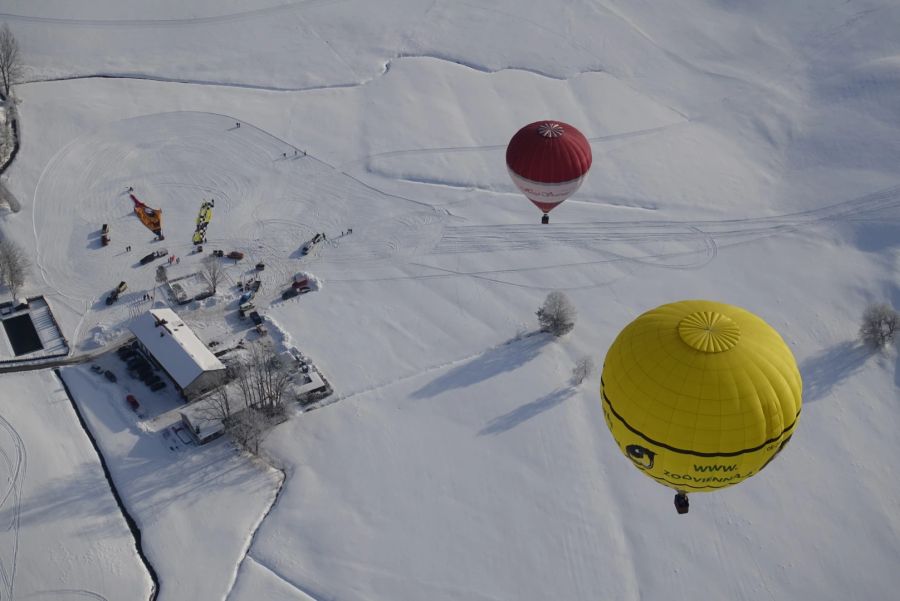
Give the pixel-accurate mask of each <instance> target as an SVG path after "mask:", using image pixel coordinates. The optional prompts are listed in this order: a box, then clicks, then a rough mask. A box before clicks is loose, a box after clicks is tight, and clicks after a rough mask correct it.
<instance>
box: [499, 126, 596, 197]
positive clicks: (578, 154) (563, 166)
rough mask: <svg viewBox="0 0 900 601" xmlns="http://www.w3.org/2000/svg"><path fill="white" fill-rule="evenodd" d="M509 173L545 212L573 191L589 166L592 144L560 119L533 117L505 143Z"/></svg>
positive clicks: (520, 188) (579, 185) (518, 185)
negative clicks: (507, 144)
mask: <svg viewBox="0 0 900 601" xmlns="http://www.w3.org/2000/svg"><path fill="white" fill-rule="evenodd" d="M506 167H507V169H508V170H509V176H510V177H511V178H512V180H513V183H514V184H516V187H517V188H519V190H521V191H522V194H524V195H525V196H527V197H528V200H530V201H531V202H533V203H534V204H535V205H537V207H538V208H539V209H540V210H542V211H543V212H544V213H548V212H550V211H552V210H553V209H554V208H555V207H556V206H557V205H558V204H559V203H561V202H562V201H564V200H565V199H567V198H568V197H569V196H571V195H572V194H574V193H575V191H576V190H578V188H579V187H581V183H582V182H583V181H584V177H585V176H586V175H587V172H588V169H590V168H591V145H590V144H589V143H588V141H587V138H585V137H584V134H582V133H581V132H580V131H578V130H577V129H575V128H574V127H573V126H571V125H569V124H568V123H563V122H562V121H550V120H547V121H535V122H534V123H529V124H528V125H526V126H525V127H523V128H522V129H520V130H519V131H517V132H516V135H514V136H513V137H512V139H511V140H510V141H509V146H507V147H506Z"/></svg>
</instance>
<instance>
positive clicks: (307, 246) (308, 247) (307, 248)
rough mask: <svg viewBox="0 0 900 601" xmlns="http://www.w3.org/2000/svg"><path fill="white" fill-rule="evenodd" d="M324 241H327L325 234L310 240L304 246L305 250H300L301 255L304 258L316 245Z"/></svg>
mask: <svg viewBox="0 0 900 601" xmlns="http://www.w3.org/2000/svg"><path fill="white" fill-rule="evenodd" d="M323 240H325V234H316V235H315V236H313V237H312V238H311V239H310V240H309V242H307V243H306V244H304V245H303V248H301V249H300V254H301V255H304V256H305V255H307V254H309V251H311V250H312V249H313V247H314V246H315V245H316V244H318V243H319V242H322V241H323Z"/></svg>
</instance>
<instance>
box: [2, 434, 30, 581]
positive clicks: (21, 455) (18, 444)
mask: <svg viewBox="0 0 900 601" xmlns="http://www.w3.org/2000/svg"><path fill="white" fill-rule="evenodd" d="M0 429H3V430H5V431H6V433H7V434H8V435H9V439H10V440H11V441H12V444H13V451H14V453H15V460H10V457H9V455H8V453H7V452H6V451H4V452H3V456H4V458H5V459H6V461H7V463H8V465H10V466H12V469H11V470H10V475H9V488H7V490H6V492H5V493H4V495H3V498H2V499H0V509H2V508H3V507H4V505H7V504H8V503H9V504H11V505H10V514H11V518H10V521H9V524H8V525H2V526H0V528H2V529H5V531H6V532H10V533H11V535H12V539H13V543H12V547H11V549H12V550H11V558H4V557H2V556H0V581H2V585H3V587H4V588H5V589H6V591H5V592H6V597H5V598H6V599H13V590H14V587H15V580H16V565H17V563H18V556H19V521H20V519H21V513H22V488H23V487H24V485H25V476H26V472H27V469H28V450H27V449H26V448H25V443H24V442H23V441H22V438H21V437H20V436H19V433H18V432H17V431H16V429H15V428H14V427H13V425H12V424H11V423H9V421H7V420H6V419H5V418H4V417H3V416H0ZM7 549H10V547H7ZM4 559H7V560H8V561H9V565H6V563H4V561H3V560H4ZM2 592H3V591H0V593H2ZM0 599H4V596H3V595H2V594H0Z"/></svg>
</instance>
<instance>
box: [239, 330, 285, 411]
mask: <svg viewBox="0 0 900 601" xmlns="http://www.w3.org/2000/svg"><path fill="white" fill-rule="evenodd" d="M248 350H249V356H248V358H247V359H246V361H244V362H243V363H242V365H240V366H239V367H238V370H237V377H236V378H235V381H236V382H237V386H238V388H239V390H240V393H241V397H242V398H243V400H244V402H245V403H246V405H247V406H248V407H252V408H254V409H260V410H264V411H266V412H268V413H269V414H275V413H278V412H279V411H281V410H282V409H283V408H284V401H285V393H286V392H287V389H288V384H290V381H291V374H290V372H289V371H288V369H287V368H286V367H285V366H284V365H283V364H282V362H281V359H280V358H279V357H278V355H276V354H275V353H274V352H272V350H271V348H269V347H268V346H265V345H262V344H258V343H257V344H251V345H250V347H249V348H248Z"/></svg>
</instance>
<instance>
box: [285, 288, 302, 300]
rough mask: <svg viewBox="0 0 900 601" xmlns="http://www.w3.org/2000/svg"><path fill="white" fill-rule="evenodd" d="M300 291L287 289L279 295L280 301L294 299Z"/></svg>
mask: <svg viewBox="0 0 900 601" xmlns="http://www.w3.org/2000/svg"><path fill="white" fill-rule="evenodd" d="M299 294H300V291H299V290H298V289H297V288H288V289H287V290H285V291H284V292H282V293H281V300H288V299H289V298H294V297H295V296H297V295H299Z"/></svg>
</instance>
